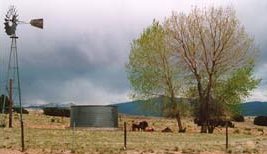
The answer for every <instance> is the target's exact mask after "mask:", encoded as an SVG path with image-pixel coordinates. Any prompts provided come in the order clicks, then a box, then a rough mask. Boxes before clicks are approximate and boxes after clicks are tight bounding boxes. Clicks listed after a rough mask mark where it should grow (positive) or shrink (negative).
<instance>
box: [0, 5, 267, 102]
mask: <svg viewBox="0 0 267 154" xmlns="http://www.w3.org/2000/svg"><path fill="white" fill-rule="evenodd" d="M10 4H14V5H16V7H17V9H18V11H19V13H20V16H19V17H20V19H23V20H25V21H28V20H30V19H31V18H39V17H43V18H44V21H45V24H44V27H45V28H44V29H43V30H40V29H37V28H33V27H31V26H29V25H20V26H19V27H18V30H17V34H18V35H19V40H18V51H19V58H20V59H19V60H20V71H21V80H22V89H23V91H22V94H23V101H24V102H25V103H45V102H62V101H70V100H71V101H75V102H77V103H80V104H110V103H114V102H121V101H127V100H128V99H129V98H128V92H129V83H128V81H127V75H126V72H125V68H124V66H125V64H126V63H127V60H128V54H129V50H130V42H131V41H132V40H133V39H135V38H136V37H138V36H139V34H140V32H142V31H143V29H144V28H145V27H146V26H148V25H149V24H150V23H151V22H152V21H153V19H154V18H156V19H158V20H161V21H163V20H164V18H165V17H166V16H169V15H170V14H171V12H172V11H173V10H176V11H178V12H180V11H184V12H188V11H189V10H190V9H191V8H192V7H194V6H195V5H197V6H199V7H207V6H211V5H215V6H221V5H222V6H229V5H230V6H233V7H234V8H235V9H236V12H237V16H238V18H239V19H240V21H241V23H242V24H244V26H245V28H246V30H247V31H248V32H249V33H250V34H251V35H252V36H253V37H254V38H255V42H256V44H257V45H258V46H259V49H260V50H261V56H260V57H259V60H258V64H257V69H256V71H255V75H256V76H257V77H260V78H265V77H266V73H267V72H266V71H265V70H267V69H266V66H267V63H266V62H265V59H266V58H267V52H265V50H266V49H267V45H266V43H265V42H266V41H267V35H266V32H265V27H267V18H266V14H267V2H264V1H259V0H258V1H249V0H239V1H226V0H221V1H220V0H215V1H209V0H203V1H193V0H192V1H190V0H189V1H176V0H170V1H163V0H146V1H141V0H128V1H124V0H112V1H110V0H101V1H89V0H78V1H73V0H57V1H54V0H46V1H42V0H29V1H17V0H13V1H8V0H3V1H1V2H0V17H1V18H2V19H3V18H4V15H5V12H6V10H7V9H8V6H9V5H10ZM0 34H1V35H0V49H1V54H0V61H1V70H2V71H1V75H0V76H1V80H2V82H3V81H4V78H5V77H4V74H3V72H5V71H4V70H3V69H4V68H6V66H5V65H4V64H6V62H7V60H6V58H5V57H8V51H9V48H10V40H9V38H8V37H7V36H6V35H5V34H4V29H3V25H2V24H0ZM264 85H266V80H263V82H262V83H261V86H260V88H259V89H257V90H256V91H255V92H254V93H253V94H252V95H253V96H252V97H251V98H252V99H260V100H264V99H266V100H267V98H266V97H265V95H264V93H267V91H266V88H265V86H264ZM1 90H2V89H1Z"/></svg>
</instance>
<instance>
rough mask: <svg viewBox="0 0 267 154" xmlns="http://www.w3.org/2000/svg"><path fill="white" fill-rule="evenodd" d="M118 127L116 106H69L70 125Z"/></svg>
mask: <svg viewBox="0 0 267 154" xmlns="http://www.w3.org/2000/svg"><path fill="white" fill-rule="evenodd" d="M74 125H75V127H104V128H117V127H118V111H117V107H116V106H99V105H75V106H71V118H70V127H73V126H74Z"/></svg>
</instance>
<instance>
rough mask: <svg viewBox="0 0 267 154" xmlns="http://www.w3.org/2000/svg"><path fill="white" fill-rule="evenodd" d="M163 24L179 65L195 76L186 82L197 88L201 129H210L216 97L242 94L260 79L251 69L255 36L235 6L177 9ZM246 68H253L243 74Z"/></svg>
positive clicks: (205, 130) (185, 72)
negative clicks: (239, 18)
mask: <svg viewBox="0 0 267 154" xmlns="http://www.w3.org/2000/svg"><path fill="white" fill-rule="evenodd" d="M164 27H165V29H166V31H167V32H168V34H167V36H168V38H167V40H168V41H166V42H167V44H168V46H169V47H170V48H171V49H172V50H174V51H175V53H176V57H177V61H178V62H179V65H177V67H181V68H183V73H184V74H187V75H189V76H190V75H191V77H192V78H191V79H192V81H191V82H190V83H191V84H187V85H186V86H188V89H192V87H193V88H195V89H196V91H197V95H198V97H197V98H198V102H199V104H200V106H199V111H198V118H199V120H200V122H201V126H202V128H201V132H203V133H204V132H207V131H208V130H209V129H208V128H209V126H210V123H209V120H210V119H211V118H212V117H211V115H212V110H213V108H214V105H215V103H216V102H217V101H219V102H220V103H221V102H222V103H227V102H229V101H232V102H233V100H234V99H231V98H230V97H232V98H235V99H240V98H243V97H242V96H247V94H248V91H250V90H251V89H253V88H255V87H256V85H257V83H258V81H257V80H256V79H254V78H253V76H252V73H251V72H252V70H253V68H254V60H255V55H256V52H257V50H256V48H255V46H254V42H253V39H252V38H251V37H250V36H249V35H248V33H247V32H246V31H245V29H244V27H243V26H242V25H241V24H240V22H239V20H238V19H237V17H236V15H235V11H234V10H233V9H232V8H214V7H212V8H210V9H203V10H200V9H198V8H195V9H193V10H192V11H191V12H190V13H189V14H187V15H186V14H183V13H175V12H174V13H173V14H172V16H171V17H170V18H167V19H166V21H165V24H164ZM246 68H249V69H250V71H248V72H244V71H243V73H245V74H242V70H246ZM240 72H241V73H240ZM180 73H181V72H180ZM242 76H243V77H247V78H246V79H247V80H246V79H244V80H243V78H240V77H242ZM239 80H242V81H243V82H242V81H241V82H242V84H238V82H239ZM244 81H245V82H244ZM231 82H232V83H231ZM235 83H237V84H236V85H235ZM239 83H240V82H239ZM243 84H244V85H243ZM242 86H243V89H242V88H240V87H242ZM244 87H245V88H244ZM231 92H232V93H231ZM225 97H229V98H225Z"/></svg>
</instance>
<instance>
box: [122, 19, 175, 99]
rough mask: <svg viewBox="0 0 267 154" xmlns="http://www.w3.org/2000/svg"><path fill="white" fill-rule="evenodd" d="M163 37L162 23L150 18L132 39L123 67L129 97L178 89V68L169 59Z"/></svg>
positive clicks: (146, 97) (170, 91) (167, 93)
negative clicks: (152, 20) (129, 91)
mask: <svg viewBox="0 0 267 154" xmlns="http://www.w3.org/2000/svg"><path fill="white" fill-rule="evenodd" d="M165 37H166V33H165V31H164V29H163V27H162V25H160V24H159V23H158V22H156V21H154V22H153V23H152V25H151V26H149V27H148V28H146V29H145V30H144V32H143V33H142V34H141V36H140V37H139V38H138V39H136V40H134V41H133V43H132V47H131V52H130V56H129V63H128V65H127V66H126V69H127V73H128V79H129V81H130V84H131V88H132V97H133V98H142V99H148V98H153V97H155V96H159V95H166V96H170V95H171V93H172V91H176V90H178V89H179V84H178V80H177V79H176V77H177V73H178V69H177V67H176V66H175V64H174V62H173V61H172V60H171V58H172V55H171V51H170V50H169V49H168V48H167V46H166V43H165Z"/></svg>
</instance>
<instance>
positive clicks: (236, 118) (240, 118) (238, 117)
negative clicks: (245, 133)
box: [232, 115, 245, 122]
mask: <svg viewBox="0 0 267 154" xmlns="http://www.w3.org/2000/svg"><path fill="white" fill-rule="evenodd" d="M232 121H235V122H244V121H245V118H244V116H242V115H234V116H233V117H232Z"/></svg>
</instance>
